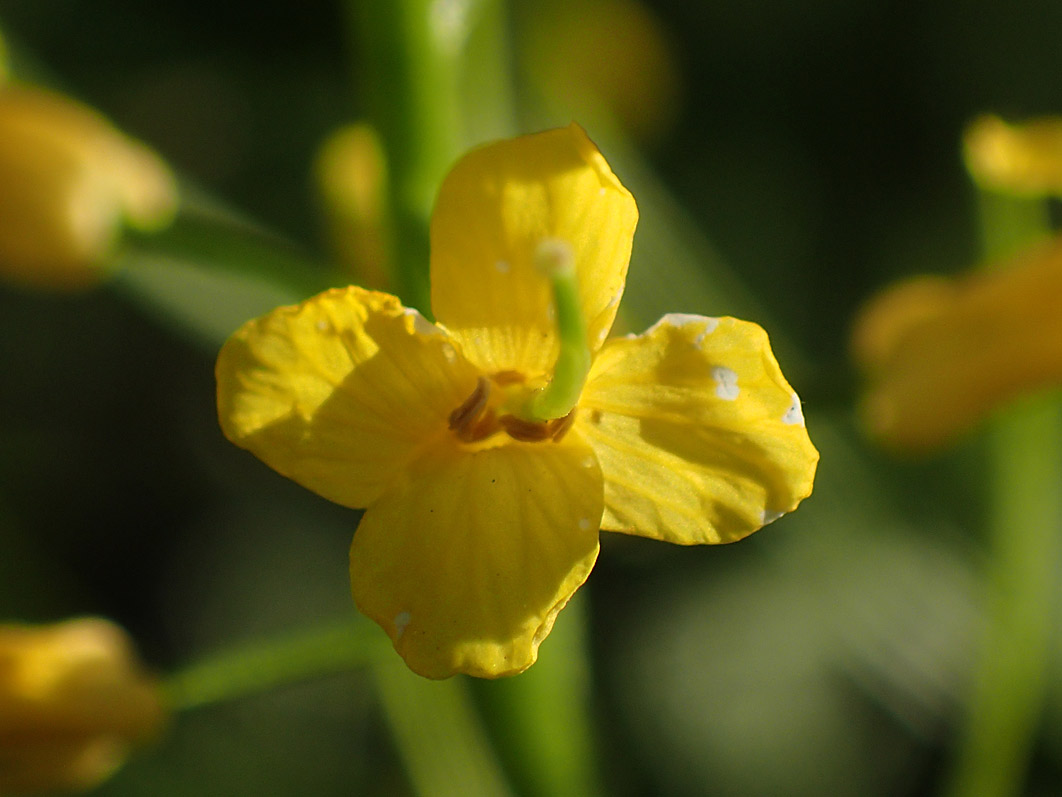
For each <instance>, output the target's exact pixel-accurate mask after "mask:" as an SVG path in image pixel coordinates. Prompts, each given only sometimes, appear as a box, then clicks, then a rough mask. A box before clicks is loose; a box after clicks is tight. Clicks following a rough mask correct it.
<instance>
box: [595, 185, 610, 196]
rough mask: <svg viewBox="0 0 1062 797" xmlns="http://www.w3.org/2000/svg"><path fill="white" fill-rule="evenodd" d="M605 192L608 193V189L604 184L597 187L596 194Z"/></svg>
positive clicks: (602, 194)
mask: <svg viewBox="0 0 1062 797" xmlns="http://www.w3.org/2000/svg"><path fill="white" fill-rule="evenodd" d="M606 193H608V191H607V189H606V188H605V186H601V187H600V188H599V189H597V195H598V196H604V195H605V194H606Z"/></svg>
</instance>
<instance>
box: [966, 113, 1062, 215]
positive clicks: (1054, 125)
mask: <svg viewBox="0 0 1062 797" xmlns="http://www.w3.org/2000/svg"><path fill="white" fill-rule="evenodd" d="M963 155H964V158H965V160H966V168H967V170H968V171H969V172H970V174H971V175H972V176H973V178H974V179H975V180H976V181H977V182H978V184H979V185H981V186H983V187H984V188H989V189H992V190H994V191H1000V192H1002V193H1007V194H1016V195H1018V196H1028V197H1039V196H1059V195H1060V194H1062V118H1058V117H1045V118H1042V119H1031V120H1029V121H1028V122H1025V123H1023V124H1014V125H1012V124H1007V123H1006V122H1004V121H1003V120H1002V119H1000V118H999V117H998V116H982V117H979V118H978V119H975V120H974V121H973V123H971V124H970V126H969V127H967V128H966V133H965V134H964V136H963Z"/></svg>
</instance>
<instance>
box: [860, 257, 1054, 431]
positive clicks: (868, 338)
mask: <svg viewBox="0 0 1062 797" xmlns="http://www.w3.org/2000/svg"><path fill="white" fill-rule="evenodd" d="M852 342H853V355H854V357H855V359H856V361H857V362H858V363H859V364H860V365H861V366H862V367H863V368H864V369H865V370H866V372H867V376H868V381H869V387H868V392H867V395H866V398H865V401H864V411H865V418H866V421H867V424H868V426H869V428H870V431H871V433H872V434H873V435H874V436H875V437H876V438H878V439H879V440H881V441H882V442H883V443H884V444H886V445H888V446H890V447H894V448H898V449H907V450H912V451H929V450H932V449H935V448H939V447H940V446H943V445H944V444H946V443H948V442H950V441H952V440H953V439H954V438H955V437H957V436H958V435H959V434H961V433H962V432H964V431H966V430H968V429H969V428H971V427H972V426H974V425H975V424H976V423H977V422H979V421H981V420H982V419H983V418H985V417H986V416H987V415H988V414H990V413H991V412H992V411H993V410H994V409H996V408H997V407H1000V406H1002V405H1003V404H1005V403H1006V402H1008V401H1010V400H1011V399H1014V398H1015V397H1017V396H1020V395H1023V394H1027V393H1031V392H1034V391H1037V390H1042V389H1045V388H1048V387H1052V386H1062V239H1056V240H1054V241H1052V242H1049V243H1047V244H1045V245H1043V246H1039V247H1035V248H1033V249H1030V250H1028V251H1025V252H1022V253H1021V254H1020V255H1018V256H1017V257H1015V258H1013V259H1012V260H1011V261H1009V262H1007V263H1005V264H1002V265H1000V266H998V267H993V268H990V269H986V270H984V271H978V272H975V273H972V274H968V275H965V276H963V277H959V278H955V279H946V278H943V277H916V278H913V279H911V280H908V281H905V282H902V283H900V284H898V285H896V286H893V287H892V288H889V289H887V290H885V291H884V292H882V293H881V294H879V295H878V296H877V297H875V298H874V299H873V300H872V301H871V302H870V303H869V304H868V305H867V306H866V308H864V310H863V312H862V313H861V315H860V317H859V318H858V319H857V321H856V324H855V329H854V332H853V337H852Z"/></svg>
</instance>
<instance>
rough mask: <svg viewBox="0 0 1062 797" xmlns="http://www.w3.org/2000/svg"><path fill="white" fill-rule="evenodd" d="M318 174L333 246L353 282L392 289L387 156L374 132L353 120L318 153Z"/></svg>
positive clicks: (315, 166) (320, 193) (322, 202)
mask: <svg viewBox="0 0 1062 797" xmlns="http://www.w3.org/2000/svg"><path fill="white" fill-rule="evenodd" d="M314 177H315V181H316V184H317V190H318V194H319V195H320V200H321V205H322V208H323V210H324V215H325V221H326V223H327V225H328V236H329V238H330V240H331V243H332V248H333V250H334V252H335V254H336V257H337V258H338V260H339V262H340V264H341V265H343V266H344V267H345V268H346V269H347V271H348V272H349V274H350V276H351V281H352V282H355V283H357V284H358V285H361V286H362V287H364V288H373V289H377V290H388V289H389V288H390V287H391V258H392V253H391V251H390V242H389V239H388V236H389V235H390V233H391V228H390V219H389V213H388V196H387V159H386V157H385V155H384V151H383V146H382V145H381V144H380V138H379V136H378V135H377V134H376V131H375V130H373V128H372V127H371V126H369V125H367V124H358V123H355V124H349V125H344V126H343V127H341V128H339V129H338V130H336V131H335V132H333V133H332V134H331V135H330V136H328V138H327V139H326V140H325V142H324V143H323V144H322V145H321V149H320V151H319V152H318V154H317V159H316V161H315V163H314Z"/></svg>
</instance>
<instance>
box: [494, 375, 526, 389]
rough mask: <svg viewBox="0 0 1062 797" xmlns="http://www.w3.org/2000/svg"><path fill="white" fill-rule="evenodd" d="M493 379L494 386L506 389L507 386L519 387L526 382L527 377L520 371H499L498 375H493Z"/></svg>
mask: <svg viewBox="0 0 1062 797" xmlns="http://www.w3.org/2000/svg"><path fill="white" fill-rule="evenodd" d="M490 378H491V379H493V380H494V384H496V385H498V386H499V387H505V386H506V385H518V384H520V383H521V382H523V381H525V377H524V375H523V374H522V373H520V372H519V371H498V373H496V374H491V377H490Z"/></svg>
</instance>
